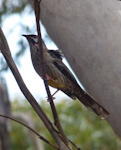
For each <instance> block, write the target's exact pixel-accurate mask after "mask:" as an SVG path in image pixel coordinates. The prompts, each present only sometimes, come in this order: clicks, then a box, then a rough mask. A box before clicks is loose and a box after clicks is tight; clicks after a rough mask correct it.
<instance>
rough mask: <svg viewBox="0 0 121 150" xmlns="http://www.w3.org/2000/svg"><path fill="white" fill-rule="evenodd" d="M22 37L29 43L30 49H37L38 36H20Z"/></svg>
mask: <svg viewBox="0 0 121 150" xmlns="http://www.w3.org/2000/svg"><path fill="white" fill-rule="evenodd" d="M22 36H24V37H26V39H27V41H28V42H29V45H30V48H32V47H38V36H37V35H33V34H30V35H24V34H23V35H22Z"/></svg>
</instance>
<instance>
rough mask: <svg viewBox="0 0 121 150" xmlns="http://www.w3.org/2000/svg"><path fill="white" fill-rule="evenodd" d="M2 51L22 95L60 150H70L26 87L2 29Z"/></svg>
mask: <svg viewBox="0 0 121 150" xmlns="http://www.w3.org/2000/svg"><path fill="white" fill-rule="evenodd" d="M0 50H1V53H2V54H3V56H4V58H5V59H6V61H7V63H8V66H9V68H10V69H11V71H12V73H13V75H14V77H15V79H16V81H17V83H18V85H19V87H20V89H21V91H22V93H23V94H24V96H25V97H26V99H27V100H28V102H29V103H30V104H31V106H32V107H33V109H34V110H35V112H36V113H37V114H38V116H39V117H40V118H41V120H42V121H43V123H44V124H45V126H46V127H47V129H48V130H49V132H50V134H51V135H52V136H53V138H54V140H55V141H56V143H57V144H58V146H59V148H60V150H63V149H65V150H68V148H67V147H66V146H65V144H64V143H63V141H62V140H61V138H60V136H59V134H58V133H57V131H56V130H55V129H54V126H53V124H52V123H51V121H50V120H49V119H48V117H47V116H46V114H45V113H44V111H43V110H42V108H41V107H40V105H39V104H38V103H37V101H36V100H35V99H34V97H33V96H32V94H31V93H30V92H29V90H28V89H27V87H26V85H25V83H24V81H23V79H22V77H21V75H20V73H19V71H18V69H17V67H16V65H15V63H14V61H13V59H12V56H11V53H10V49H9V46H8V44H7V41H6V38H5V36H4V34H3V32H2V29H1V28H0Z"/></svg>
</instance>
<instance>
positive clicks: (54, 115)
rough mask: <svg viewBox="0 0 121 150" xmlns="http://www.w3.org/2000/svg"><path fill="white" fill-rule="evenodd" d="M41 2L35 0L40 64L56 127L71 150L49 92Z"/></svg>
mask: <svg viewBox="0 0 121 150" xmlns="http://www.w3.org/2000/svg"><path fill="white" fill-rule="evenodd" d="M40 2H41V1H38V0H34V9H35V17H36V27H37V32H38V40H39V41H38V44H39V55H40V62H41V63H42V76H43V80H44V84H45V88H46V92H47V95H48V99H49V102H50V106H51V110H52V113H53V117H54V121H55V125H56V127H57V128H58V130H59V133H60V134H61V136H62V140H63V141H64V143H65V144H66V145H67V147H68V148H69V149H71V145H70V143H69V140H68V139H67V137H66V135H65V133H64V131H63V128H62V127H61V125H60V122H59V118H58V114H57V111H56V108H55V105H54V102H53V99H52V96H51V93H50V90H49V86H48V82H47V79H46V70H45V62H44V57H43V46H42V45H43V44H42V36H41V31H40V24H39V19H40V5H39V4H40Z"/></svg>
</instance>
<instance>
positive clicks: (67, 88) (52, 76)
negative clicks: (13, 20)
mask: <svg viewBox="0 0 121 150" xmlns="http://www.w3.org/2000/svg"><path fill="white" fill-rule="evenodd" d="M23 36H24V37H26V39H27V41H28V43H29V46H30V53H31V60H32V63H33V66H34V69H35V71H36V72H37V73H38V75H39V76H40V77H41V78H42V63H41V60H40V55H39V46H38V35H33V34H30V35H23ZM42 47H43V57H44V62H45V69H46V77H47V82H48V85H50V86H51V87H54V88H56V89H57V90H61V91H62V92H63V93H65V94H66V95H68V96H69V97H70V98H72V99H73V100H76V99H78V100H79V101H80V102H81V103H83V105H85V106H86V107H87V108H88V109H89V110H90V111H92V112H93V113H95V114H96V115H97V116H99V117H100V118H102V119H105V118H106V117H107V116H108V115H110V114H109V112H108V111H107V110H106V109H105V108H103V106H101V105H100V104H99V103H98V102H97V101H96V100H95V99H94V98H93V97H92V96H90V95H89V94H88V93H87V92H85V91H84V90H83V89H82V88H81V87H80V85H79V84H78V83H77V81H76V79H75V77H74V76H73V74H72V73H71V71H70V70H69V69H68V68H67V66H66V65H65V64H64V63H63V62H62V58H63V54H62V52H61V51H59V50H48V49H47V47H46V45H45V44H44V41H43V40H42Z"/></svg>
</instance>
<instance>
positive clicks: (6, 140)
mask: <svg viewBox="0 0 121 150" xmlns="http://www.w3.org/2000/svg"><path fill="white" fill-rule="evenodd" d="M10 113H11V109H10V102H9V99H8V93H7V88H6V85H5V84H4V83H2V82H0V114H2V115H7V116H9V115H10ZM9 131H10V120H9V119H6V118H2V117H0V139H1V142H0V143H1V144H0V146H1V148H0V150H10V149H11V146H10V135H9Z"/></svg>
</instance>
